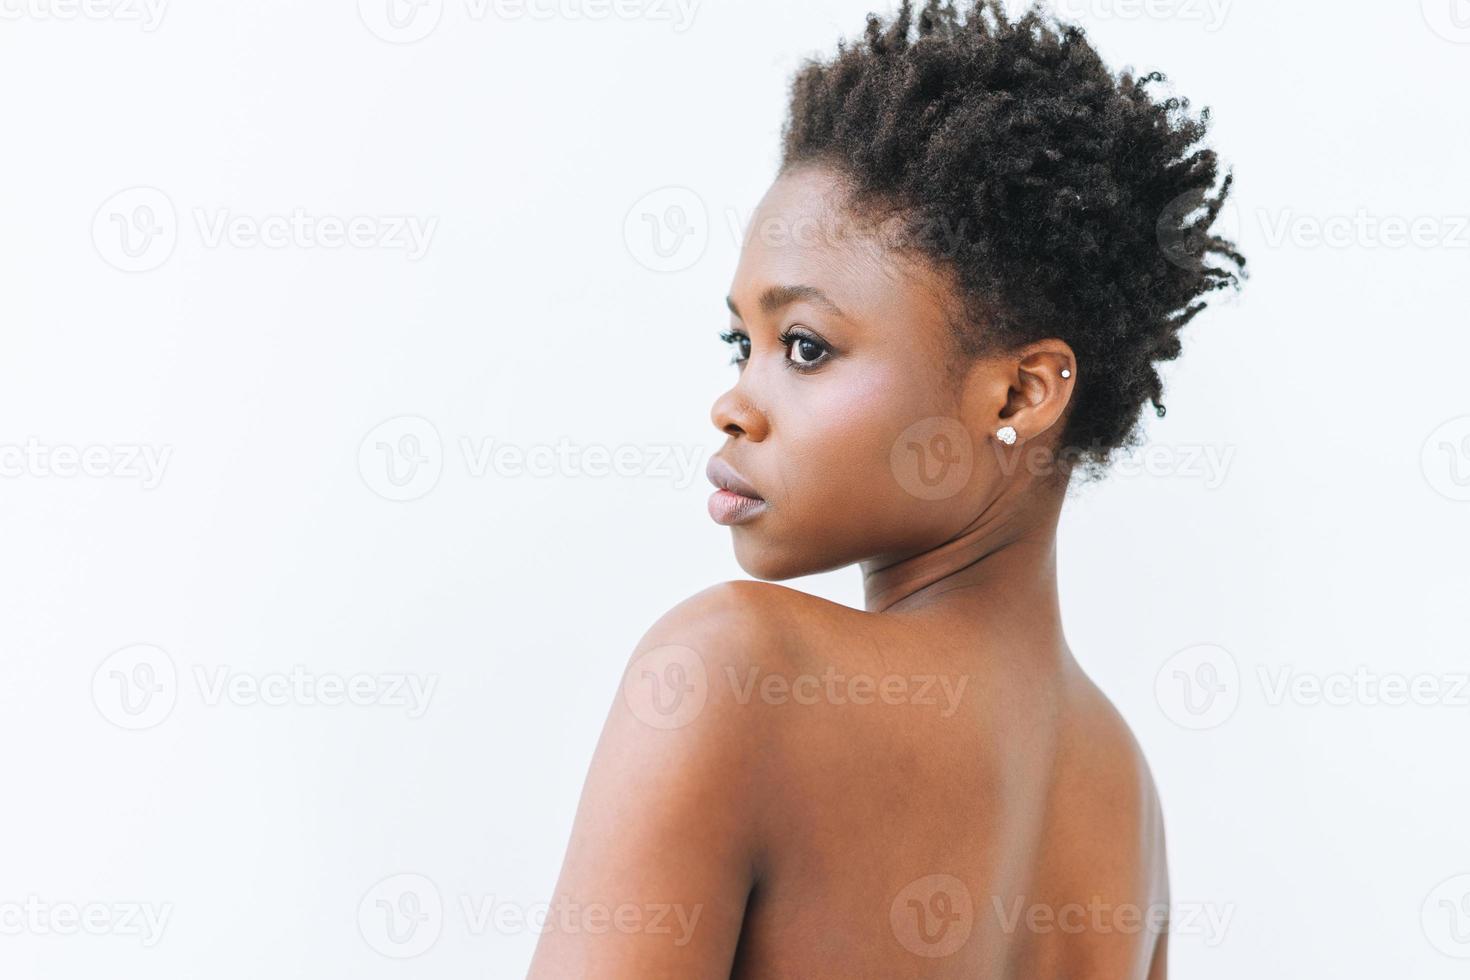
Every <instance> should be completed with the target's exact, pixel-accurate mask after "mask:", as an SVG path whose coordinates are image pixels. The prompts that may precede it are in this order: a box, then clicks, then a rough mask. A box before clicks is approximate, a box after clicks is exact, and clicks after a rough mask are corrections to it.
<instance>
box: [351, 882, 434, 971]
mask: <svg viewBox="0 0 1470 980" xmlns="http://www.w3.org/2000/svg"><path fill="white" fill-rule="evenodd" d="M357 928H358V931H359V932H360V933H361V934H362V938H363V941H364V942H366V943H367V944H368V946H370V947H371V948H372V949H373V950H374V951H375V952H377V953H381V954H382V955H383V956H387V957H389V958H391V959H397V960H402V959H411V958H413V957H415V956H421V955H423V954H424V953H427V952H428V951H429V949H430V948H431V947H433V945H434V944H435V943H436V942H438V941H439V934H440V933H442V932H443V931H444V899H443V898H442V897H441V896H440V894H439V887H438V886H437V885H435V884H434V883H433V882H432V881H430V880H429V879H428V878H426V877H424V876H423V875H420V874H396V875H390V876H389V877H387V878H384V879H383V880H382V881H380V882H378V883H377V884H375V885H373V886H372V887H371V888H369V889H368V890H367V894H365V895H363V896H362V901H360V902H359V903H358V905H357Z"/></svg>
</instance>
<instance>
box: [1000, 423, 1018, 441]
mask: <svg viewBox="0 0 1470 980" xmlns="http://www.w3.org/2000/svg"><path fill="white" fill-rule="evenodd" d="M995 437H996V438H997V439H999V440H1000V441H1001V442H1003V443H1005V444H1006V445H1007V446H1014V445H1015V444H1016V427H1015V426H1013V425H1003V426H1001V427H1000V428H999V429H997V430H996V433H995Z"/></svg>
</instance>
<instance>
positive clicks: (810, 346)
mask: <svg viewBox="0 0 1470 980" xmlns="http://www.w3.org/2000/svg"><path fill="white" fill-rule="evenodd" d="M790 349H791V359H792V360H793V361H795V362H796V363H797V364H814V363H816V362H817V360H818V359H819V358H821V356H822V354H823V353H825V348H823V347H822V345H821V344H819V343H817V342H816V341H815V340H812V339H811V338H810V337H792V338H791V347H790Z"/></svg>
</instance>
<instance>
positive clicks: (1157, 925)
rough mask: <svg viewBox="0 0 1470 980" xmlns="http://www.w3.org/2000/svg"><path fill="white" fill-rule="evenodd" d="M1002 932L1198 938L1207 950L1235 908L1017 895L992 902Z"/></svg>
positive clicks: (1217, 939) (1220, 937)
mask: <svg viewBox="0 0 1470 980" xmlns="http://www.w3.org/2000/svg"><path fill="white" fill-rule="evenodd" d="M991 906H992V907H993V908H994V910H995V916H996V920H997V922H998V923H999V924H1000V928H1001V931H1002V932H1005V933H1007V934H1012V933H1016V932H1021V931H1025V932H1030V933H1037V934H1043V935H1045V934H1050V933H1058V932H1059V933H1062V934H1064V935H1072V936H1076V935H1081V934H1083V933H1091V934H1093V935H1115V934H1116V935H1125V936H1136V935H1139V934H1142V933H1147V934H1149V935H1152V936H1159V935H1161V934H1163V933H1164V932H1168V933H1169V935H1170V936H1174V937H1183V936H1190V937H1199V938H1201V939H1203V940H1204V944H1205V945H1206V946H1218V945H1220V944H1221V943H1222V942H1224V941H1225V933H1226V932H1227V931H1228V930H1229V928H1230V922H1231V920H1232V919H1233V918H1234V917H1235V905H1234V904H1233V903H1227V904H1225V905H1220V904H1217V903H1214V902H1149V903H1146V904H1142V905H1140V904H1137V903H1133V902H1105V901H1103V899H1102V897H1101V896H1098V895H1094V896H1091V897H1090V898H1088V900H1087V901H1085V902H1062V903H1060V904H1054V903H1043V902H1028V901H1027V900H1026V896H1024V895H1017V896H1013V897H1011V898H1010V899H1009V900H1005V899H1002V898H1001V897H1000V896H999V895H992V896H991Z"/></svg>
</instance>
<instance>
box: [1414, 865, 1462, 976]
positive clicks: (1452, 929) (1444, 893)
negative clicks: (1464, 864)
mask: <svg viewBox="0 0 1470 980" xmlns="http://www.w3.org/2000/svg"><path fill="white" fill-rule="evenodd" d="M1419 922H1420V925H1421V926H1423V928H1424V937H1425V938H1426V939H1428V940H1429V944H1430V945H1431V946H1433V947H1434V948H1435V949H1437V950H1439V952H1441V953H1443V954H1444V955H1445V956H1450V957H1453V958H1455V959H1459V960H1470V874H1461V875H1455V876H1454V877H1453V878H1446V879H1445V880H1444V881H1441V882H1440V883H1439V884H1438V885H1435V886H1434V888H1433V889H1432V890H1431V891H1430V892H1429V894H1428V895H1427V896H1425V898H1424V905H1423V907H1422V908H1421V909H1420V911H1419Z"/></svg>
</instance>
